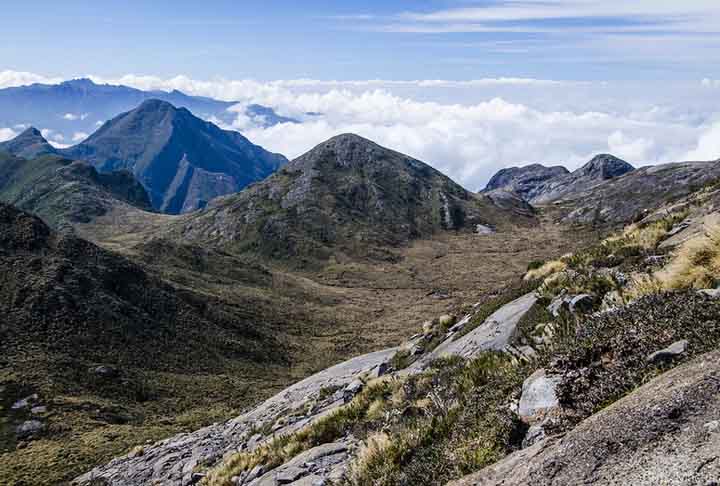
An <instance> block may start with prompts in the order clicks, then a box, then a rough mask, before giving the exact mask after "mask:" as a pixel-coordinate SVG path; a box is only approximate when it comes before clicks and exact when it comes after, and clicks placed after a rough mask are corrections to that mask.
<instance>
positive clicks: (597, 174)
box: [574, 154, 635, 180]
mask: <svg viewBox="0 0 720 486" xmlns="http://www.w3.org/2000/svg"><path fill="white" fill-rule="evenodd" d="M633 170H635V167H633V166H632V165H630V164H628V163H627V162H625V161H624V160H622V159H618V158H617V157H615V156H613V155H610V154H600V155H596V156H595V157H594V158H593V159H592V160H591V161H590V162H588V163H587V164H585V165H583V166H582V167H581V168H579V169H578V170H577V171H575V172H574V174H577V175H579V176H583V177H588V178H591V179H598V180H606V179H612V178H615V177H619V176H621V175H624V174H627V173H628V172H632V171H633Z"/></svg>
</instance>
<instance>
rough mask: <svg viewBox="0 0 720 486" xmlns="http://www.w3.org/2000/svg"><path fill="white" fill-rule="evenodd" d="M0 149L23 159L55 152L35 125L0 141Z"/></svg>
mask: <svg viewBox="0 0 720 486" xmlns="http://www.w3.org/2000/svg"><path fill="white" fill-rule="evenodd" d="M0 151H2V152H8V153H10V154H12V155H16V156H18V157H22V158H24V159H32V158H35V157H38V156H41V155H50V154H57V150H55V147H53V146H52V145H50V143H49V142H48V141H47V140H45V137H43V135H42V133H41V132H40V130H38V129H37V128H35V127H29V128H26V129H25V130H24V131H23V132H22V133H21V134H20V135H18V136H17V137H15V138H13V139H12V140H8V141H7V142H2V143H0Z"/></svg>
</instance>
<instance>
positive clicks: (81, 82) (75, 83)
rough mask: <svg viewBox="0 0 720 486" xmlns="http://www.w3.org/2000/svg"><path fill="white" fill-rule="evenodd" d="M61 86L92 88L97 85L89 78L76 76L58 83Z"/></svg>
mask: <svg viewBox="0 0 720 486" xmlns="http://www.w3.org/2000/svg"><path fill="white" fill-rule="evenodd" d="M60 85H61V86H67V87H70V88H92V87H95V86H97V85H96V84H95V82H94V81H93V80H92V79H90V78H76V79H69V80H67V81H63V82H62V83H60Z"/></svg>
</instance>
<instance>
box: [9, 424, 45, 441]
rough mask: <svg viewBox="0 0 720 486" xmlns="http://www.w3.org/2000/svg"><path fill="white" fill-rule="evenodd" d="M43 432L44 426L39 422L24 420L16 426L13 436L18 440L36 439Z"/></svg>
mask: <svg viewBox="0 0 720 486" xmlns="http://www.w3.org/2000/svg"><path fill="white" fill-rule="evenodd" d="M43 430H45V424H43V423H42V422H40V421H39V420H26V421H25V422H23V423H22V424H20V425H18V426H17V428H16V429H15V434H16V435H17V436H18V439H29V438H33V437H37V436H38V435H39V434H40V433H41V432H42V431H43Z"/></svg>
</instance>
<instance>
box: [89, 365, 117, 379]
mask: <svg viewBox="0 0 720 486" xmlns="http://www.w3.org/2000/svg"><path fill="white" fill-rule="evenodd" d="M92 372H93V373H94V374H95V376H98V377H100V378H105V379H108V380H111V379H114V378H117V377H118V376H120V370H119V369H117V368H115V367H114V366H106V365H101V366H97V367H96V368H93V370H92Z"/></svg>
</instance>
